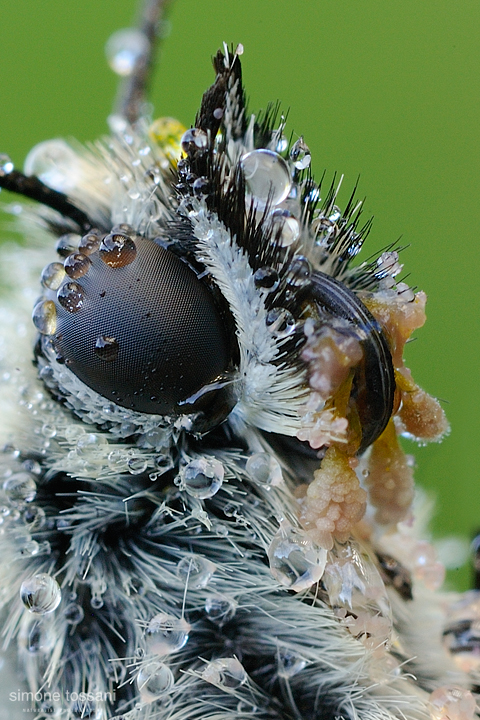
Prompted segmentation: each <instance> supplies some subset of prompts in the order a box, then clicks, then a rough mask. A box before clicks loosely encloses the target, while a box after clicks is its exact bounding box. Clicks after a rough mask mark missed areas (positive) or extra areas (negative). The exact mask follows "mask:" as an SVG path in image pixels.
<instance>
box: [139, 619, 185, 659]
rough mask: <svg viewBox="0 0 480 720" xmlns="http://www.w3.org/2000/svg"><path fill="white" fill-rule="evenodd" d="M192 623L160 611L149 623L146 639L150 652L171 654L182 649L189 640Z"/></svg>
mask: <svg viewBox="0 0 480 720" xmlns="http://www.w3.org/2000/svg"><path fill="white" fill-rule="evenodd" d="M189 633H190V625H189V624H188V623H187V621H186V620H185V619H184V618H177V617H175V616H174V615H167V614H166V613H159V614H158V615H155V616H154V617H153V618H152V619H151V620H150V622H149V623H148V625H147V629H146V633H145V634H146V641H147V645H148V649H149V652H152V653H155V654H156V655H169V654H170V653H174V652H178V650H181V649H182V648H183V647H184V646H185V645H186V643H187V641H188V636H189Z"/></svg>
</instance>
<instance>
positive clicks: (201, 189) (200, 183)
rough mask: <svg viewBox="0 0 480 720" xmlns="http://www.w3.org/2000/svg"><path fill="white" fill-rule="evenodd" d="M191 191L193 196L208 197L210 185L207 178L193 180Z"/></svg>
mask: <svg viewBox="0 0 480 720" xmlns="http://www.w3.org/2000/svg"><path fill="white" fill-rule="evenodd" d="M192 190H193V192H194V194H195V195H198V196H200V195H208V193H209V190H210V183H209V181H208V178H206V177H199V178H197V179H196V180H194V182H193V185H192Z"/></svg>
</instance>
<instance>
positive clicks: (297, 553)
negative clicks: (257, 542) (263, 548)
mask: <svg viewBox="0 0 480 720" xmlns="http://www.w3.org/2000/svg"><path fill="white" fill-rule="evenodd" d="M267 555H268V559H269V562H270V570H271V573H272V575H273V577H274V578H275V579H276V580H278V582H279V583H281V584H282V585H284V586H285V587H288V588H290V589H291V590H294V591H295V592H300V591H301V590H307V589H308V588H310V587H311V586H312V585H313V584H314V583H316V582H318V581H319V580H320V578H321V577H322V575H323V573H324V570H325V564H326V562H327V551H326V550H324V549H323V548H319V547H317V546H316V545H314V543H313V542H312V541H311V540H310V538H309V537H308V535H307V534H306V533H305V532H303V530H299V529H297V528H294V527H288V526H287V527H281V528H280V530H279V531H278V532H277V534H276V535H275V536H274V538H273V540H272V542H271V543H270V547H269V548H268V551H267Z"/></svg>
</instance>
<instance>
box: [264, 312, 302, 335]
mask: <svg viewBox="0 0 480 720" xmlns="http://www.w3.org/2000/svg"><path fill="white" fill-rule="evenodd" d="M265 322H266V325H267V328H268V329H269V331H270V332H271V333H272V335H274V336H275V337H278V338H284V337H288V336H289V335H292V333H294V332H295V318H294V317H293V315H292V313H291V312H290V310H287V309H286V308H282V307H274V308H272V309H271V310H269V311H268V313H267V317H266V318H265Z"/></svg>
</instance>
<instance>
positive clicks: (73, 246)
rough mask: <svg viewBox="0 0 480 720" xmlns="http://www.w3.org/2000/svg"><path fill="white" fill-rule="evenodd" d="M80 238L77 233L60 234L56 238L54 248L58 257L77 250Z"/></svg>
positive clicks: (66, 255)
mask: <svg viewBox="0 0 480 720" xmlns="http://www.w3.org/2000/svg"><path fill="white" fill-rule="evenodd" d="M80 240H81V237H80V235H77V234H76V233H66V235H62V236H61V237H59V238H58V240H57V244H56V245H55V250H56V251H57V253H58V254H59V255H60V257H63V258H66V257H68V255H70V254H71V253H72V252H75V251H76V250H78V247H79V243H80ZM62 268H63V265H62Z"/></svg>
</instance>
